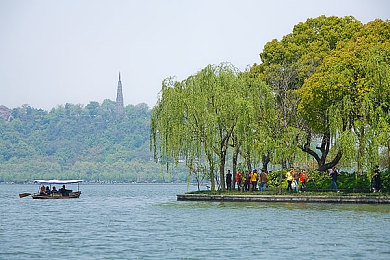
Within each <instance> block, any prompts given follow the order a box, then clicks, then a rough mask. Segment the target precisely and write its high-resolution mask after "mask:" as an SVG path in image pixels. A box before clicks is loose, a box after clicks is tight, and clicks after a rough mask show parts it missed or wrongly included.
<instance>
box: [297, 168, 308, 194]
mask: <svg viewBox="0 0 390 260" xmlns="http://www.w3.org/2000/svg"><path fill="white" fill-rule="evenodd" d="M308 179H309V178H308V177H307V174H306V171H305V170H302V171H301V173H300V174H299V181H300V182H301V192H305V191H306V181H307V180H308Z"/></svg>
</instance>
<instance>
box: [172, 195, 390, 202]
mask: <svg viewBox="0 0 390 260" xmlns="http://www.w3.org/2000/svg"><path fill="white" fill-rule="evenodd" d="M177 200H178V201H233V202H292V203H302V202H303V203H355V204H359V203H360V204H390V198H389V197H386V196H293V195H208V194H178V195H177Z"/></svg>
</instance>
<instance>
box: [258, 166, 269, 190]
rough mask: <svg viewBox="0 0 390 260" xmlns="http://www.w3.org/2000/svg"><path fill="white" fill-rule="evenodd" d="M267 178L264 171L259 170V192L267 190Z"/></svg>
mask: <svg viewBox="0 0 390 260" xmlns="http://www.w3.org/2000/svg"><path fill="white" fill-rule="evenodd" d="M267 182H268V176H267V172H266V171H265V169H262V170H261V173H260V191H265V190H266V189H267Z"/></svg>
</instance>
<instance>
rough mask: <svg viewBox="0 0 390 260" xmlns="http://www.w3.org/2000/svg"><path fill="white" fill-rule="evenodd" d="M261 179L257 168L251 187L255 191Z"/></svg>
mask: <svg viewBox="0 0 390 260" xmlns="http://www.w3.org/2000/svg"><path fill="white" fill-rule="evenodd" d="M258 179H259V175H258V174H257V170H256V169H255V170H254V171H253V173H252V176H251V182H252V183H251V188H252V191H255V190H256V189H257V180H258Z"/></svg>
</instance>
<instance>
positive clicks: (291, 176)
mask: <svg viewBox="0 0 390 260" xmlns="http://www.w3.org/2000/svg"><path fill="white" fill-rule="evenodd" d="M286 179H287V191H290V190H291V191H292V190H293V188H292V187H291V183H292V182H293V180H294V178H293V174H292V170H289V171H288V172H287V173H286Z"/></svg>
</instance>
